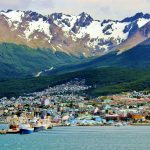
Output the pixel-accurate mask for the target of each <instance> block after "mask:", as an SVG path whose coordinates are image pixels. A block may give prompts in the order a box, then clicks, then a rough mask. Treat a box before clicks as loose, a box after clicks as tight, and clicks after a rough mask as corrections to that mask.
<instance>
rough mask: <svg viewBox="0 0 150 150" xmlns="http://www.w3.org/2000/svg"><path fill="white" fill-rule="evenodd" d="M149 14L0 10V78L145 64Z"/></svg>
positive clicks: (147, 54) (149, 23) (144, 65)
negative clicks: (113, 16) (106, 16)
mask: <svg viewBox="0 0 150 150" xmlns="http://www.w3.org/2000/svg"><path fill="white" fill-rule="evenodd" d="M149 38H150V14H143V13H137V14H135V15H134V16H132V17H127V18H125V19H123V20H120V21H119V20H94V19H93V18H92V17H91V16H90V15H89V14H87V13H85V12H83V13H81V14H79V15H77V16H75V15H67V14H63V13H53V14H51V15H46V16H44V15H41V14H39V13H37V12H33V11H19V10H7V11H1V12H0V65H1V69H2V71H1V73H0V78H5V77H26V76H39V75H41V74H42V73H43V74H46V75H47V74H48V75H49V74H55V73H62V72H63V73H64V72H69V71H70V72H72V71H78V70H83V69H88V68H101V67H131V68H132V67H136V68H138V67H139V68H147V67H150V61H149V60H150V59H149V56H150V55H149V53H150V52H149V49H150V40H149Z"/></svg>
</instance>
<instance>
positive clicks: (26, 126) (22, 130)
mask: <svg viewBox="0 0 150 150" xmlns="http://www.w3.org/2000/svg"><path fill="white" fill-rule="evenodd" d="M33 132H34V128H33V127H31V126H30V124H24V125H21V127H20V134H31V133H33Z"/></svg>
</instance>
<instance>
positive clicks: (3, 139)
mask: <svg viewBox="0 0 150 150" xmlns="http://www.w3.org/2000/svg"><path fill="white" fill-rule="evenodd" d="M0 128H4V125H0ZM135 133H136V134H135ZM149 138H150V127H135V126H126V127H119V128H118V127H113V126H111V127H107V126H102V127H93V126H92V127H87V126H86V127H85V126H84V127H83V126H77V127H75V126H73V127H72V126H71V127H70V126H69V127H54V128H53V129H52V130H45V131H41V132H35V133H33V134H30V135H20V134H13V135H10V134H6V135H4V136H3V135H0V145H1V147H2V148H3V149H2V150H10V149H11V150H17V149H19V150H25V149H28V150H33V149H36V150H41V149H46V150H48V149H53V150H68V149H71V150H76V149H79V150H85V149H86V150H91V149H94V150H99V149H103V150H120V149H121V150H126V149H127V150H135V149H136V150H149V149H150V143H149Z"/></svg>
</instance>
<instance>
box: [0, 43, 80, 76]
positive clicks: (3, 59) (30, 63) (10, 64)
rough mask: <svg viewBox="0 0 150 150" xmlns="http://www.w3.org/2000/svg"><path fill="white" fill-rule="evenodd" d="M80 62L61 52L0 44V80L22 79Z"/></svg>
mask: <svg viewBox="0 0 150 150" xmlns="http://www.w3.org/2000/svg"><path fill="white" fill-rule="evenodd" d="M75 62H80V59H79V58H77V57H74V56H71V55H67V54H65V53H62V52H56V53H53V52H52V51H51V50H48V49H47V50H40V49H32V48H29V47H27V46H22V45H15V44H6V43H3V44H0V67H1V72H0V78H4V77H5V78H7V77H22V76H26V75H32V74H34V73H37V72H39V71H41V70H44V69H48V68H50V67H52V66H53V67H57V66H59V65H66V64H68V63H69V64H71V63H75Z"/></svg>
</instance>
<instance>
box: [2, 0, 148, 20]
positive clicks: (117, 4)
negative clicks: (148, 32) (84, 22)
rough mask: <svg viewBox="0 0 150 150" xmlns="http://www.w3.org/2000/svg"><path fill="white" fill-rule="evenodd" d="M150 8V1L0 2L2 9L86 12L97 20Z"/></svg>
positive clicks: (51, 0)
mask: <svg viewBox="0 0 150 150" xmlns="http://www.w3.org/2000/svg"><path fill="white" fill-rule="evenodd" d="M149 6H150V0H0V9H21V10H22V9H23V10H34V11H37V12H40V13H44V14H50V13H54V12H63V13H66V14H75V15H77V14H79V13H81V12H83V11H85V12H87V13H89V14H91V16H92V17H93V18H95V19H104V18H106V19H122V18H124V17H126V16H131V15H134V14H135V13H137V12H145V13H146V12H147V13H150V9H149Z"/></svg>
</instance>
